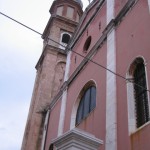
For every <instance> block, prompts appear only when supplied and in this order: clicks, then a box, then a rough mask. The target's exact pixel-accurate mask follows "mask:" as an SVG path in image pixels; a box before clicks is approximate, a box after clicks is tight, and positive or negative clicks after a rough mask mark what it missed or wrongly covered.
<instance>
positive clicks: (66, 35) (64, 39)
mask: <svg viewBox="0 0 150 150" xmlns="http://www.w3.org/2000/svg"><path fill="white" fill-rule="evenodd" d="M70 38H71V35H70V34H69V33H67V32H63V33H62V34H61V38H60V44H61V45H63V46H61V45H60V46H59V47H60V48H61V49H65V47H66V46H67V44H68V43H69V40H70Z"/></svg>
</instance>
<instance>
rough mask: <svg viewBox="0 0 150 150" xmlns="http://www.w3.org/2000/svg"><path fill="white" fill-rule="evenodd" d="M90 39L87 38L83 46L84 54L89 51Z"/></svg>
mask: <svg viewBox="0 0 150 150" xmlns="http://www.w3.org/2000/svg"><path fill="white" fill-rule="evenodd" d="M91 39H92V38H91V36H89V37H88V38H87V40H86V42H85V44H84V47H83V50H84V51H85V52H86V51H87V50H88V49H89V47H90V45H91Z"/></svg>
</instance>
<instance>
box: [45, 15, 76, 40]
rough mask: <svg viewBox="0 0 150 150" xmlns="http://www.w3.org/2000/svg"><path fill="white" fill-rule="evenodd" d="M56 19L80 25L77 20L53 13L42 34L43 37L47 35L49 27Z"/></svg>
mask: <svg viewBox="0 0 150 150" xmlns="http://www.w3.org/2000/svg"><path fill="white" fill-rule="evenodd" d="M54 20H58V21H60V22H64V23H67V24H70V25H71V26H77V25H78V22H75V21H73V20H70V19H67V18H65V17H62V16H59V15H51V17H50V19H49V21H48V23H47V25H46V28H45V30H44V32H43V35H42V38H43V39H44V38H45V37H46V36H47V34H48V30H49V28H50V26H51V24H52V22H53V21H54Z"/></svg>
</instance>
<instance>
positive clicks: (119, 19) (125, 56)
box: [22, 0, 150, 150]
mask: <svg viewBox="0 0 150 150" xmlns="http://www.w3.org/2000/svg"><path fill="white" fill-rule="evenodd" d="M82 6H83V4H82V2H81V1H80V0H55V1H54V2H53V4H52V6H51V8H50V13H51V17H50V19H49V21H48V23H47V26H46V28H45V30H44V33H43V36H42V38H43V40H44V42H43V51H42V54H41V57H40V59H39V61H38V63H37V65H36V69H37V77H36V81H35V86H34V91H33V96H32V100H31V105H30V110H29V115H28V120H27V125H26V129H25V133H24V139H23V143H22V150H56V149H57V150H149V149H150V142H149V139H150V99H149V94H150V90H149V86H150V71H149V70H150V64H149V60H150V52H149V50H150V42H149V39H150V30H149V27H150V1H149V0H93V1H92V2H91V3H90V4H89V6H88V7H87V8H86V9H85V11H84V12H83V11H82Z"/></svg>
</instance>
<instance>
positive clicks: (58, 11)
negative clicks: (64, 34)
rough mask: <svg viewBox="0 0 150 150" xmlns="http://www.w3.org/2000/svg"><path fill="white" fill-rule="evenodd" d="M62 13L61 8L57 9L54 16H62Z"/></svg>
mask: <svg viewBox="0 0 150 150" xmlns="http://www.w3.org/2000/svg"><path fill="white" fill-rule="evenodd" d="M62 12H63V6H59V7H57V11H56V14H57V15H59V16H62Z"/></svg>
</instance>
